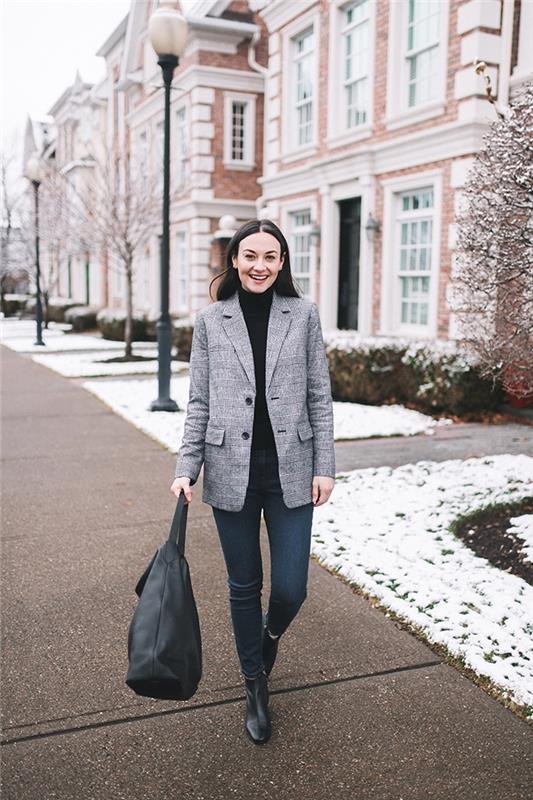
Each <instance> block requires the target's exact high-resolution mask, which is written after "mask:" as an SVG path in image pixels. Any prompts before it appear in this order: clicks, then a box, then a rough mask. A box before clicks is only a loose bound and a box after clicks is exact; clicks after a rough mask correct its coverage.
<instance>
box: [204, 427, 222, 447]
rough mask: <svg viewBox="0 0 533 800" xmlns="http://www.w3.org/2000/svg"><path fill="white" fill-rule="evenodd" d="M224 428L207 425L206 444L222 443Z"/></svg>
mask: <svg viewBox="0 0 533 800" xmlns="http://www.w3.org/2000/svg"><path fill="white" fill-rule="evenodd" d="M225 430H226V429H225V428H215V427H213V425H208V426H207V430H206V432H205V441H206V442H207V443H208V444H222V442H223V440H224V431H225Z"/></svg>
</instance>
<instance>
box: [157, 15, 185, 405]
mask: <svg viewBox="0 0 533 800" xmlns="http://www.w3.org/2000/svg"><path fill="white" fill-rule="evenodd" d="M148 35H149V37H150V42H151V44H152V47H153V48H154V50H155V52H156V53H157V56H158V60H157V63H158V64H159V66H160V67H161V70H162V73H163V83H164V87H165V117H164V140H163V225H162V236H161V248H160V254H161V262H160V283H161V293H160V296H161V309H160V316H159V320H158V321H157V323H156V329H157V345H158V395H159V396H158V398H157V400H153V401H152V403H150V406H149V410H150V411H179V410H180V409H179V407H178V405H177V403H176V402H175V401H174V400H172V399H171V397H170V353H171V345H172V343H171V326H170V316H169V313H168V296H169V273H170V237H169V229H170V85H171V83H172V76H173V74H174V70H175V69H176V67H177V66H178V64H179V59H180V56H181V55H182V54H183V51H184V50H185V44H186V42H187V21H186V19H185V17H183V16H182V15H181V14H180V13H179V12H178V10H177V8H176V3H175V2H173V0H161V3H160V5H159V8H157V10H156V11H154V13H153V14H152V16H151V17H150V20H149V22H148Z"/></svg>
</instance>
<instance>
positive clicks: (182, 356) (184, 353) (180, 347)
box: [172, 318, 194, 361]
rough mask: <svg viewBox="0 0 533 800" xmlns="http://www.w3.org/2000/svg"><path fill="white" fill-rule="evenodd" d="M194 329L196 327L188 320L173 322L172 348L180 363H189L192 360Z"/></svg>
mask: <svg viewBox="0 0 533 800" xmlns="http://www.w3.org/2000/svg"><path fill="white" fill-rule="evenodd" d="M193 329H194V326H193V324H192V323H191V321H190V319H188V318H185V319H177V320H173V322H172V346H173V347H174V348H175V352H176V355H177V357H178V359H179V360H180V361H189V360H190V358H191V346H192V332H193Z"/></svg>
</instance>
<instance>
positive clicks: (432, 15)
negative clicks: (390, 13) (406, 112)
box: [405, 0, 440, 108]
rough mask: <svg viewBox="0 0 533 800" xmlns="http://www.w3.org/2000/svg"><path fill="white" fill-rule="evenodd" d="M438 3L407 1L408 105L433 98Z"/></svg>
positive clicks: (435, 71)
mask: <svg viewBox="0 0 533 800" xmlns="http://www.w3.org/2000/svg"><path fill="white" fill-rule="evenodd" d="M439 29H440V3H436V2H434V1H433V2H432V0H409V9H408V20H407V42H406V54H405V58H406V61H407V105H408V106H409V108H411V107H412V106H416V105H419V104H420V103H428V102H430V101H431V100H433V99H435V97H436V88H437V87H438V73H439V41H440V30H439Z"/></svg>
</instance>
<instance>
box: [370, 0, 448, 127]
mask: <svg viewBox="0 0 533 800" xmlns="http://www.w3.org/2000/svg"><path fill="white" fill-rule="evenodd" d="M450 18H451V11H450V0H405V2H396V1H395V0H391V2H390V4H389V32H390V33H389V42H388V53H387V60H388V66H387V113H386V117H385V125H386V128H387V130H395V129H397V128H401V127H403V126H404V125H411V124H414V123H417V122H422V121H423V120H427V119H432V118H434V117H438V116H440V115H441V114H443V113H445V110H446V93H447V71H448V47H447V45H446V42H447V41H448V27H449V24H450Z"/></svg>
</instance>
